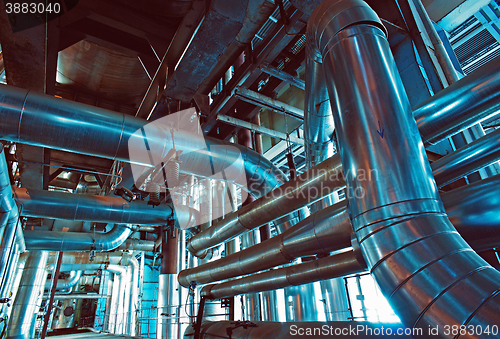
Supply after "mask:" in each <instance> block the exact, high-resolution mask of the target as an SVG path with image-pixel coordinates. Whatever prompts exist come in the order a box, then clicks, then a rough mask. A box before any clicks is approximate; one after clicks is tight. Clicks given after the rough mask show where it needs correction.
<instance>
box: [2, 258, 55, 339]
mask: <svg viewBox="0 0 500 339" xmlns="http://www.w3.org/2000/svg"><path fill="white" fill-rule="evenodd" d="M48 256H49V252H47V251H36V252H31V253H30V254H29V257H28V259H27V261H26V264H25V267H24V271H23V275H22V277H21V281H20V283H19V290H18V293H17V296H16V300H15V301H14V304H13V306H12V314H11V317H10V319H9V326H8V328H7V338H26V339H30V338H33V337H34V334H35V322H36V315H37V313H38V310H39V309H40V302H41V298H42V296H43V290H44V288H45V281H46V280H47V269H46V266H47V259H48Z"/></svg>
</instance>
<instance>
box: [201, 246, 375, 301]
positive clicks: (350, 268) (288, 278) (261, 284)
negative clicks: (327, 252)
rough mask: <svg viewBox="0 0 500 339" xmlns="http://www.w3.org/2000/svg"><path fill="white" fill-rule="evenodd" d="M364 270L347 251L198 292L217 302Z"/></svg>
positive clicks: (213, 285)
mask: <svg viewBox="0 0 500 339" xmlns="http://www.w3.org/2000/svg"><path fill="white" fill-rule="evenodd" d="M365 269H366V265H365V264H364V263H363V261H362V259H361V262H360V261H359V260H358V258H357V257H356V255H355V253H354V251H353V250H352V249H351V250H349V251H347V252H343V253H340V254H335V255H332V256H328V257H325V258H321V259H316V260H312V261H308V262H306V263H302V264H296V265H292V266H287V267H282V268H278V269H275V270H270V271H266V272H262V273H257V274H253V275H250V276H246V277H243V278H240V279H235V280H230V281H227V282H223V283H221V284H211V285H206V286H204V287H203V289H202V290H201V295H202V296H204V297H206V298H208V299H219V298H225V297H230V296H235V295H238V294H244V293H252V292H262V291H270V290H275V289H280V288H284V287H288V286H297V285H303V284H307V283H311V282H316V281H320V280H324V279H332V278H336V277H343V276H345V275H348V274H353V273H358V272H361V271H364V270H365Z"/></svg>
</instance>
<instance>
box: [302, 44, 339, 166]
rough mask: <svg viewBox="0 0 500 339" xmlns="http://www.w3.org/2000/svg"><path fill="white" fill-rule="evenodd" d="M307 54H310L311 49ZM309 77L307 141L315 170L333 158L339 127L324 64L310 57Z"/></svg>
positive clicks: (310, 163) (306, 119)
mask: <svg viewBox="0 0 500 339" xmlns="http://www.w3.org/2000/svg"><path fill="white" fill-rule="evenodd" d="M306 53H307V54H309V49H308V48H307V47H306ZM306 76H307V78H306V91H305V103H304V107H305V112H304V139H305V152H306V161H307V168H311V167H313V166H314V165H317V164H320V163H321V162H323V161H324V160H326V159H328V158H330V157H332V156H333V154H334V151H335V144H334V140H333V135H334V134H333V132H334V130H335V126H334V124H333V116H332V109H331V108H330V98H329V97H328V91H327V89H326V82H325V76H324V72H323V65H322V64H321V63H320V62H317V61H316V60H314V58H311V57H308V58H306Z"/></svg>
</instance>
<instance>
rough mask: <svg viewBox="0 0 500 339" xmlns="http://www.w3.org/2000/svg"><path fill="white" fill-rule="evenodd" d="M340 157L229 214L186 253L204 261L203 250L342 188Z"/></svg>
mask: <svg viewBox="0 0 500 339" xmlns="http://www.w3.org/2000/svg"><path fill="white" fill-rule="evenodd" d="M341 165H342V164H341V162H340V157H338V156H334V157H332V158H330V159H328V160H326V161H323V162H322V163H321V164H319V165H317V166H315V167H313V168H311V169H310V170H308V171H306V172H304V173H302V174H301V175H299V176H298V177H297V178H296V179H295V180H290V181H288V182H286V183H285V184H283V185H281V186H280V187H278V188H277V189H275V190H273V191H271V192H269V193H268V194H266V195H265V196H263V197H262V198H260V199H257V200H255V201H253V202H251V203H249V204H248V205H246V206H244V207H242V208H240V209H239V210H238V211H236V212H233V213H230V214H229V215H227V216H226V218H224V219H223V220H221V221H219V222H217V223H215V224H214V225H213V226H211V227H209V228H208V229H206V230H204V231H202V232H200V233H198V234H197V235H195V236H194V237H192V238H191V239H190V241H189V242H188V245H187V248H188V250H189V251H190V252H191V253H192V254H193V255H196V256H198V257H203V256H204V255H205V253H206V250H207V249H209V248H211V247H214V246H217V245H218V244H220V243H223V242H226V241H229V240H231V239H233V238H235V237H236V236H238V235H241V234H243V233H246V232H248V231H249V230H252V229H255V228H257V227H260V226H262V225H265V224H267V223H269V222H271V221H273V220H275V219H277V218H280V217H282V216H284V215H287V214H289V213H291V212H294V211H296V210H299V209H301V208H302V207H304V206H306V205H308V204H310V203H312V202H314V201H317V200H319V199H321V198H323V197H324V196H326V195H328V194H330V193H333V192H335V191H336V190H339V189H341V188H343V187H344V185H345V181H344V177H343V174H342V166H341Z"/></svg>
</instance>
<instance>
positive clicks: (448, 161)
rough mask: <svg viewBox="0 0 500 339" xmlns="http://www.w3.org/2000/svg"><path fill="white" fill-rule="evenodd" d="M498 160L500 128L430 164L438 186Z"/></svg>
mask: <svg viewBox="0 0 500 339" xmlns="http://www.w3.org/2000/svg"><path fill="white" fill-rule="evenodd" d="M498 160H500V129H499V130H496V131H494V132H491V133H489V134H487V135H485V136H483V137H481V138H479V139H477V140H474V141H473V142H471V143H470V144H467V145H465V146H463V147H461V148H460V149H458V150H456V151H455V152H453V153H450V154H448V155H446V156H444V157H442V158H441V159H438V160H436V161H434V162H433V163H432V164H431V168H432V173H433V174H434V178H435V179H436V183H437V185H438V187H442V186H445V185H447V184H449V183H451V182H453V181H455V180H457V179H460V178H462V177H464V176H466V175H468V174H471V173H473V172H475V171H477V170H479V169H481V168H483V167H486V166H488V165H490V164H492V163H494V162H495V161H498Z"/></svg>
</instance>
